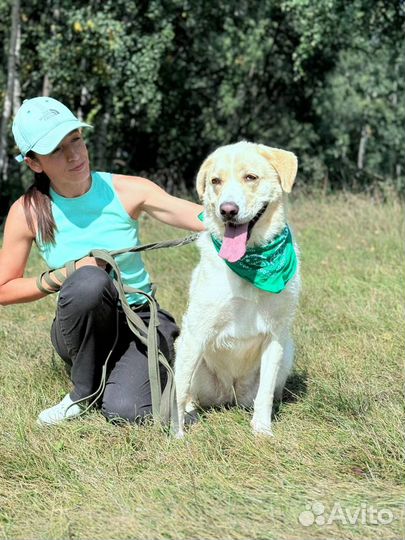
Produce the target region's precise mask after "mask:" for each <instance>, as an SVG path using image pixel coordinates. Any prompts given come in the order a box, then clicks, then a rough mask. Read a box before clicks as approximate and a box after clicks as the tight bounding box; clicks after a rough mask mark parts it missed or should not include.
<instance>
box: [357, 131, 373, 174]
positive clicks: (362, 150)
mask: <svg viewBox="0 0 405 540" xmlns="http://www.w3.org/2000/svg"><path fill="white" fill-rule="evenodd" d="M370 135H371V129H370V126H369V125H368V124H366V125H365V126H363V129H362V130H361V137H360V143H359V151H358V154H357V168H358V169H360V170H361V169H363V167H364V157H365V155H366V146H367V141H368V139H369V137H370Z"/></svg>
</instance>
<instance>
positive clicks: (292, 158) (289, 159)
mask: <svg viewBox="0 0 405 540" xmlns="http://www.w3.org/2000/svg"><path fill="white" fill-rule="evenodd" d="M258 147H259V152H260V154H261V155H262V156H264V157H265V158H266V159H268V160H269V162H270V163H271V165H273V167H274V168H275V169H276V171H277V173H278V176H279V177H280V183H281V187H282V188H283V190H284V191H285V192H286V193H290V192H291V189H292V187H293V184H294V180H295V177H296V176H297V170H298V159H297V156H296V155H295V154H293V153H292V152H288V151H287V150H280V149H279V148H270V146H265V145H264V144H259V145H258Z"/></svg>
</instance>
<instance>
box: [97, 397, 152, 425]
mask: <svg viewBox="0 0 405 540" xmlns="http://www.w3.org/2000/svg"><path fill="white" fill-rule="evenodd" d="M101 412H102V414H103V416H105V418H107V420H110V421H114V422H120V421H125V422H130V423H131V424H141V423H142V422H144V421H145V420H146V419H147V418H148V417H151V415H152V406H151V405H150V404H144V403H137V402H135V403H134V402H133V401H131V400H125V399H123V398H121V397H119V396H116V397H111V396H110V397H109V398H107V399H106V397H105V396H104V400H103V404H102V406H101Z"/></svg>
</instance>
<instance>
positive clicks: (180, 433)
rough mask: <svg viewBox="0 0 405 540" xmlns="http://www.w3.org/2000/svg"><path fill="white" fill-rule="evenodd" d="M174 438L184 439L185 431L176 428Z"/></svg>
mask: <svg viewBox="0 0 405 540" xmlns="http://www.w3.org/2000/svg"><path fill="white" fill-rule="evenodd" d="M174 436H175V438H176V439H184V437H185V433H184V430H183V429H178V430H177V431H176V432H175V434H174Z"/></svg>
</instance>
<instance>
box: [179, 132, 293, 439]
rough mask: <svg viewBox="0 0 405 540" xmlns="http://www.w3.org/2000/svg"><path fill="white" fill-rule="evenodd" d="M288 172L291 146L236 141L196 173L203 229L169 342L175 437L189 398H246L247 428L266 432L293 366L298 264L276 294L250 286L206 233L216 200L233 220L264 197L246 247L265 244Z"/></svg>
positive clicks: (281, 209) (242, 218)
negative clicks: (227, 206)
mask: <svg viewBox="0 0 405 540" xmlns="http://www.w3.org/2000/svg"><path fill="white" fill-rule="evenodd" d="M296 171H297V159H296V157H295V156H294V154H292V153H291V152H287V151H284V150H279V149H274V148H269V147H266V146H263V145H258V144H254V143H248V142H245V141H243V142H240V143H237V144H233V145H228V146H224V147H221V148H218V149H217V150H216V151H215V152H213V153H212V154H211V155H210V156H209V157H208V158H207V159H206V160H205V161H204V163H203V164H202V166H201V169H200V171H199V173H198V175H197V191H198V193H199V195H200V197H201V199H202V201H203V203H204V207H205V220H204V222H205V225H206V228H207V232H204V233H202V234H201V235H200V238H199V240H198V246H199V248H200V250H201V261H200V263H199V264H198V266H197V267H196V268H195V270H194V272H193V275H192V280H191V286H190V301H189V306H188V309H187V311H186V313H185V315H184V318H183V323H182V331H181V334H180V337H179V339H178V341H177V343H176V350H177V354H176V364H175V377H176V391H177V400H178V412H179V424H180V430H179V436H182V435H183V423H184V413H185V408H186V405H187V404H190V403H191V402H194V403H198V404H200V405H201V406H202V407H207V406H211V405H214V406H216V405H222V404H226V403H237V404H239V405H243V406H251V405H252V404H254V413H253V419H252V422H251V423H252V427H253V430H254V432H256V433H262V434H266V435H271V434H272V431H271V411H272V404H273V396H276V399H279V398H281V394H282V390H283V387H284V385H285V382H286V379H287V377H288V375H289V373H290V371H291V369H292V364H293V356H294V344H293V340H292V338H291V333H290V330H291V325H292V322H293V319H294V314H295V310H296V306H297V303H298V296H299V290H300V276H299V269H298V270H297V273H296V274H295V276H294V277H293V278H292V279H291V280H290V281H289V282H288V284H287V286H286V288H285V289H284V290H283V291H282V292H281V293H279V294H271V293H268V292H265V291H262V290H260V289H257V288H255V287H254V286H253V285H252V284H250V283H249V282H247V281H245V280H243V279H242V278H240V277H239V276H238V275H236V274H235V273H234V272H233V271H232V270H231V269H230V268H229V267H228V266H227V265H226V263H225V261H224V260H222V259H221V258H220V257H219V255H218V253H217V252H216V250H215V248H214V246H213V244H212V241H211V238H210V233H212V234H214V235H215V236H216V237H218V238H219V239H221V240H222V238H223V236H224V230H225V225H224V221H223V219H222V217H221V213H220V205H221V204H222V203H224V202H234V203H236V204H237V205H238V207H239V212H238V218H237V219H238V221H239V222H240V223H245V222H249V221H251V220H252V219H253V218H254V217H255V215H256V214H257V213H258V212H259V211H260V209H261V208H262V206H263V204H264V203H268V207H267V209H266V211H265V212H264V214H263V215H262V216H261V217H260V218H259V220H258V221H257V223H256V224H255V225H254V227H253V229H252V231H251V235H250V238H249V241H248V244H247V246H248V247H251V246H254V245H265V244H268V243H269V242H270V241H271V240H272V239H273V238H274V237H275V236H277V235H278V234H279V233H280V232H281V231H282V230H283V228H284V227H285V224H286V208H285V194H286V193H288V192H290V191H291V188H292V184H293V182H294V179H295V175H296ZM213 179H214V182H213ZM295 247H296V246H295ZM296 250H297V247H296ZM297 253H298V252H297Z"/></svg>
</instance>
